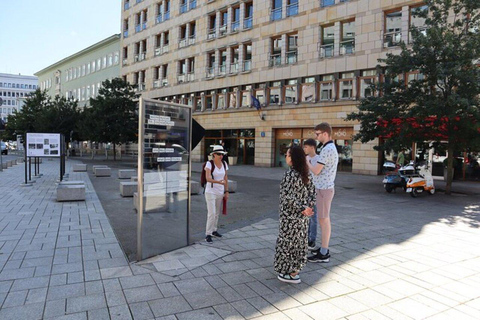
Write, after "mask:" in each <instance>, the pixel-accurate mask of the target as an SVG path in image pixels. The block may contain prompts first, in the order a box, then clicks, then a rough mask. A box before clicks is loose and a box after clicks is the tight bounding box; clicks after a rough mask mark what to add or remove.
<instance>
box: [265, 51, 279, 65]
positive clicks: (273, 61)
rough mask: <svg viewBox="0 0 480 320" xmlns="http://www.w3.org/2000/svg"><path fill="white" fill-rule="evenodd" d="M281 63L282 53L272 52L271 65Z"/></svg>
mask: <svg viewBox="0 0 480 320" xmlns="http://www.w3.org/2000/svg"><path fill="white" fill-rule="evenodd" d="M281 64H282V54H281V53H276V54H272V55H271V56H270V59H269V63H268V66H269V67H274V66H279V65H281Z"/></svg>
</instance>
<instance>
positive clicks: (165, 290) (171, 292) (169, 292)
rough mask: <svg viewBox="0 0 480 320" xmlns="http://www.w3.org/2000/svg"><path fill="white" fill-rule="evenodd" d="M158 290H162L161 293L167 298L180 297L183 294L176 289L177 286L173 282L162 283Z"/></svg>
mask: <svg viewBox="0 0 480 320" xmlns="http://www.w3.org/2000/svg"><path fill="white" fill-rule="evenodd" d="M157 287H158V289H160V292H161V293H162V295H163V296H164V297H165V298H167V297H174V296H179V295H180V294H181V293H180V291H178V289H177V288H176V287H175V285H174V284H173V283H171V282H169V283H160V284H158V285H157Z"/></svg>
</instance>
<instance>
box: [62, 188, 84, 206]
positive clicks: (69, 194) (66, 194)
mask: <svg viewBox="0 0 480 320" xmlns="http://www.w3.org/2000/svg"><path fill="white" fill-rule="evenodd" d="M57 201H59V202H60V201H85V186H84V185H59V186H58V187H57Z"/></svg>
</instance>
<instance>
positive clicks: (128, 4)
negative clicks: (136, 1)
mask: <svg viewBox="0 0 480 320" xmlns="http://www.w3.org/2000/svg"><path fill="white" fill-rule="evenodd" d="M128 9H130V2H125V4H124V5H123V10H128Z"/></svg>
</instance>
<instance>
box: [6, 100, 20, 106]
mask: <svg viewBox="0 0 480 320" xmlns="http://www.w3.org/2000/svg"><path fill="white" fill-rule="evenodd" d="M3 105H5V106H16V105H18V101H16V100H10V99H7V100H3Z"/></svg>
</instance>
